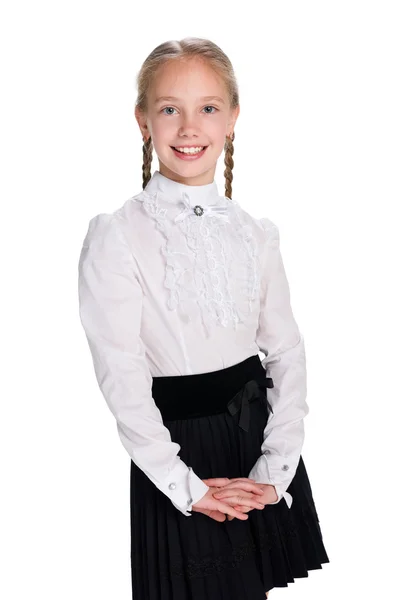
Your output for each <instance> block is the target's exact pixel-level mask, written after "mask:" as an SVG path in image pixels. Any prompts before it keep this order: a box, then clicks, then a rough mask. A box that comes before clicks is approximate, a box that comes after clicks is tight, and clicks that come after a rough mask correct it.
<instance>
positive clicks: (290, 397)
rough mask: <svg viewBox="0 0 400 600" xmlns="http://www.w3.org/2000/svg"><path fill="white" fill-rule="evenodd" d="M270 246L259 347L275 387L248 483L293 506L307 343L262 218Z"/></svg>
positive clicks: (270, 229) (273, 237)
mask: <svg viewBox="0 0 400 600" xmlns="http://www.w3.org/2000/svg"><path fill="white" fill-rule="evenodd" d="M261 223H262V226H263V229H264V232H265V236H266V246H265V253H264V260H263V266H262V269H263V271H262V274H261V283H262V288H261V309H260V319H259V326H258V330H257V337H256V343H257V346H258V347H259V348H260V350H261V351H262V352H263V353H264V354H265V355H266V357H265V358H264V359H263V360H262V364H263V366H264V368H265V370H266V376H268V377H272V379H273V383H274V387H273V388H268V391H267V393H268V400H269V402H270V404H271V406H272V409H273V414H271V415H270V417H269V419H268V423H267V425H266V427H265V431H264V442H263V444H262V446H261V452H262V455H261V456H260V458H259V459H258V460H257V462H256V463H255V465H254V466H253V468H252V470H251V471H250V474H249V475H248V477H249V478H254V479H255V480H256V482H257V483H268V484H270V485H274V486H275V489H276V493H277V495H278V500H277V501H276V502H273V503H272V504H277V503H278V502H279V501H280V500H281V499H282V497H284V498H285V501H286V503H287V505H288V506H289V508H290V506H291V504H292V500H293V498H292V496H291V495H290V494H289V493H287V492H286V490H287V488H288V487H289V485H290V483H291V482H292V480H293V477H294V476H295V474H296V469H297V466H298V463H299V460H300V455H301V450H302V447H303V443H304V421H303V419H304V417H305V416H306V415H307V414H308V412H309V407H308V405H307V403H306V395H307V380H306V356H305V348H304V339H303V336H302V334H301V333H300V331H299V328H298V326H297V323H296V321H295V319H294V317H293V313H292V308H291V303H290V290H289V284H288V281H287V278H286V273H285V268H284V265H283V261H282V255H281V252H280V243H279V242H280V240H279V230H278V228H277V226H276V225H275V224H274V223H272V221H270V220H269V219H266V218H264V219H261Z"/></svg>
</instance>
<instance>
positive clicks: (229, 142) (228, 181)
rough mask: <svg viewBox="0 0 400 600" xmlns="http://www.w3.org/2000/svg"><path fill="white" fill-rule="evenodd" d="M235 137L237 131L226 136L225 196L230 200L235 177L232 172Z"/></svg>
mask: <svg viewBox="0 0 400 600" xmlns="http://www.w3.org/2000/svg"><path fill="white" fill-rule="evenodd" d="M234 139H235V133H234V132H233V133H232V137H229V136H226V141H225V160H224V163H225V166H226V169H225V171H224V177H225V196H226V197H227V198H229V199H230V200H232V179H233V173H232V169H233V165H234V162H233V158H232V156H233V152H234V148H233V140H234Z"/></svg>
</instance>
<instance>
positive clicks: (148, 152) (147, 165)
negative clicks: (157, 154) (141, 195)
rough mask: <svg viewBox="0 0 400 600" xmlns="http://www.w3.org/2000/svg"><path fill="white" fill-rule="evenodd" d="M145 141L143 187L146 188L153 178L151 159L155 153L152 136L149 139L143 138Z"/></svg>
mask: <svg viewBox="0 0 400 600" xmlns="http://www.w3.org/2000/svg"><path fill="white" fill-rule="evenodd" d="M143 142H144V143H143V166H142V175H143V184H142V188H143V189H144V188H145V187H146V185H147V184H148V182H149V181H150V179H151V161H152V154H153V144H152V139H151V137H149V138H148V139H147V140H145V139H144V138H143Z"/></svg>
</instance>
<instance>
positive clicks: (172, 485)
mask: <svg viewBox="0 0 400 600" xmlns="http://www.w3.org/2000/svg"><path fill="white" fill-rule="evenodd" d="M168 487H169V489H170V490H174V489H175V488H176V483H170V484H169V486H168Z"/></svg>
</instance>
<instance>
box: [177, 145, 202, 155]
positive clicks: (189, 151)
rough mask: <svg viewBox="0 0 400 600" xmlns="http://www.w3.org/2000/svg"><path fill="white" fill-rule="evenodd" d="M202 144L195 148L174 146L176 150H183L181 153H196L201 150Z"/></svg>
mask: <svg viewBox="0 0 400 600" xmlns="http://www.w3.org/2000/svg"><path fill="white" fill-rule="evenodd" d="M203 148H204V146H197V147H196V148H175V150H178V152H183V154H197V153H198V152H201V151H202V150H203Z"/></svg>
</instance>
